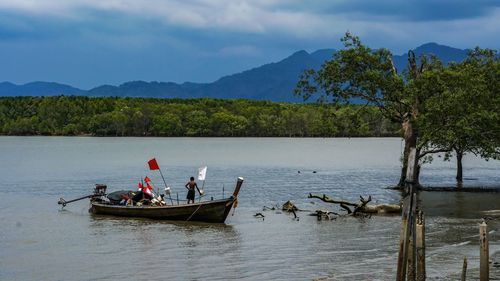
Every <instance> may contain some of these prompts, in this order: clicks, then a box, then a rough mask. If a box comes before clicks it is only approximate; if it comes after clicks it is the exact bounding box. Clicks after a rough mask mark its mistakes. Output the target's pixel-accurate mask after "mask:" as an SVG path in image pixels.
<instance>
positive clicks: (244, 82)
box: [0, 43, 467, 102]
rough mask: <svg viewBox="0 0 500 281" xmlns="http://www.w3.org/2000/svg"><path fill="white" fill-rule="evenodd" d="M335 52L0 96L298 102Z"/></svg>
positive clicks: (448, 50)
mask: <svg viewBox="0 0 500 281" xmlns="http://www.w3.org/2000/svg"><path fill="white" fill-rule="evenodd" d="M334 51H335V50H333V49H322V50H318V51H315V52H313V53H308V52H306V51H298V52H295V53H294V54H292V55H291V56H289V57H287V58H285V59H283V60H281V61H279V62H275V63H269V64H265V65H262V66H259V67H256V68H252V69H249V70H246V71H243V72H241V73H236V74H233V75H228V76H224V77H222V78H220V79H219V80H217V81H215V82H212V83H190V82H185V83H182V84H177V83H172V82H144V81H131V82H126V83H123V84H121V85H119V86H112V85H102V86H99V87H96V88H93V89H91V90H88V91H85V90H81V89H77V88H74V87H71V86H68V85H64V84H58V83H49V82H32V83H28V84H24V85H15V84H12V83H9V82H3V83H0V96H48V95H60V94H65V95H88V96H119V97H156V98H174V97H175V98H196V97H213V98H246V99H255V100H271V101H288V102H293V101H301V98H299V97H295V96H294V95H293V89H294V88H295V84H296V83H297V80H298V77H299V76H300V74H301V73H302V72H303V71H304V70H305V69H309V68H314V69H318V68H319V67H320V66H321V64H322V63H323V62H324V61H325V60H327V59H330V58H331V57H332V55H333V53H334ZM414 52H415V54H416V56H417V57H418V56H419V55H420V54H422V53H425V54H429V53H432V54H435V55H436V56H438V57H439V58H440V59H441V60H443V61H444V62H449V61H461V60H463V59H464V58H465V56H466V54H467V51H466V50H461V49H456V48H452V47H448V46H443V45H438V44H436V43H427V44H424V45H422V46H420V47H418V48H415V49H414ZM394 63H395V65H396V68H397V69H398V71H402V70H403V69H404V68H406V63H407V55H406V54H402V55H395V56H394Z"/></svg>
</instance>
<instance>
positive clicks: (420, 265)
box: [415, 211, 426, 281]
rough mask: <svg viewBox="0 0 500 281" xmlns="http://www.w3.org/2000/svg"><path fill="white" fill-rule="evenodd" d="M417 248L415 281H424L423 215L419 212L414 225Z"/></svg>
mask: <svg viewBox="0 0 500 281" xmlns="http://www.w3.org/2000/svg"><path fill="white" fill-rule="evenodd" d="M415 228H416V236H417V237H416V240H417V242H416V248H417V281H424V280H425V278H426V273H425V219H424V213H423V212H422V211H419V213H418V216H417V225H416V227H415Z"/></svg>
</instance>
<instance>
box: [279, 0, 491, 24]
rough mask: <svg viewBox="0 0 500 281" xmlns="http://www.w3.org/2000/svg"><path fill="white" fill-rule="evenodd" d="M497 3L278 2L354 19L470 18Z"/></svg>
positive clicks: (484, 0)
mask: <svg viewBox="0 0 500 281" xmlns="http://www.w3.org/2000/svg"><path fill="white" fill-rule="evenodd" d="M498 7H500V1H497V0H477V1H470V0H434V1H433V0H348V1H331V2H330V1H323V2H315V4H311V2H307V3H306V2H305V1H300V2H295V3H294V4H288V5H284V6H282V8H284V9H290V10H297V11H303V10H310V11H313V12H314V13H318V14H330V15H344V16H350V17H356V19H357V20H367V19H368V20H369V19H374V18H377V19H379V20H384V19H386V20H397V21H447V20H460V19H473V18H477V17H481V16H484V15H487V14H488V13H490V12H491V10H492V9H493V8H498Z"/></svg>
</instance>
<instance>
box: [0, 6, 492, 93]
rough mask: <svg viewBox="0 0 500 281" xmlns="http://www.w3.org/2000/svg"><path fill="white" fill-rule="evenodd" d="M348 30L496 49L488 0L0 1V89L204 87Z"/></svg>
mask: <svg viewBox="0 0 500 281" xmlns="http://www.w3.org/2000/svg"><path fill="white" fill-rule="evenodd" d="M346 31H349V32H351V33H353V34H355V35H357V36H359V37H360V38H361V40H362V42H363V43H365V44H367V45H368V46H370V47H372V48H379V47H385V48H388V49H390V50H391V51H393V53H395V54H402V53H404V52H406V51H407V50H408V49H413V48H415V47H418V46H419V45H422V44H424V43H427V42H436V43H439V44H443V45H448V46H452V47H456V48H461V49H465V48H471V47H475V46H481V47H488V48H495V49H498V48H499V47H500V1H498V0H496V1H493V0H475V1H470V0H456V1H451V0H434V1H431V0H400V1H396V0H365V1H362V0H330V1H321V0H316V1H304V0H288V1H285V0H142V1H139V0H0V81H10V82H13V83H16V84H23V83H27V82H31V81H52V82H59V83H65V84H70V85H73V86H76V87H79V88H82V89H90V88H92V87H95V86H98V85H102V84H110V85H119V84H121V83H123V82H126V81H134V80H144V81H163V82H168V81H172V82H177V83H181V82H185V81H191V82H212V81H215V80H217V79H218V78H220V77H222V76H224V75H230V74H233V73H237V72H241V71H244V70H247V69H250V68H253V67H258V66H260V65H262V64H265V63H270V62H275V61H279V60H281V59H283V58H285V57H287V56H289V55H291V54H292V53H294V52H296V51H298V50H306V51H309V52H312V51H315V50H317V49H325V48H333V49H339V48H341V46H342V45H341V42H340V38H341V37H342V36H343V34H344V33H345V32H346Z"/></svg>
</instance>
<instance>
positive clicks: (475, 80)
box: [419, 48, 500, 160]
mask: <svg viewBox="0 0 500 281" xmlns="http://www.w3.org/2000/svg"><path fill="white" fill-rule="evenodd" d="M499 81H500V61H499V58H498V56H497V54H496V51H493V50H488V49H479V48H476V49H474V50H472V51H471V52H470V53H469V55H468V57H467V58H466V59H465V60H464V61H462V62H459V63H450V64H449V65H448V66H447V67H441V68H436V69H435V70H434V71H432V72H428V73H425V75H423V77H422V79H420V80H419V83H420V84H421V85H420V88H421V89H426V91H429V90H432V91H434V93H435V94H434V95H433V96H432V97H430V98H429V99H428V100H427V101H426V103H425V104H424V108H425V111H424V112H423V114H422V118H421V120H420V124H419V127H420V128H421V134H420V135H421V140H420V142H421V143H422V144H423V145H426V146H427V147H430V148H431V149H440V150H448V151H454V152H455V153H456V154H458V155H459V157H461V155H464V154H465V153H467V152H470V153H473V154H475V155H478V156H481V157H483V158H486V159H488V158H499V156H500V93H499V91H500V85H499V83H500V82H499ZM427 149H428V148H427ZM446 156H447V157H445V159H446V160H448V159H449V156H450V155H446Z"/></svg>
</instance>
